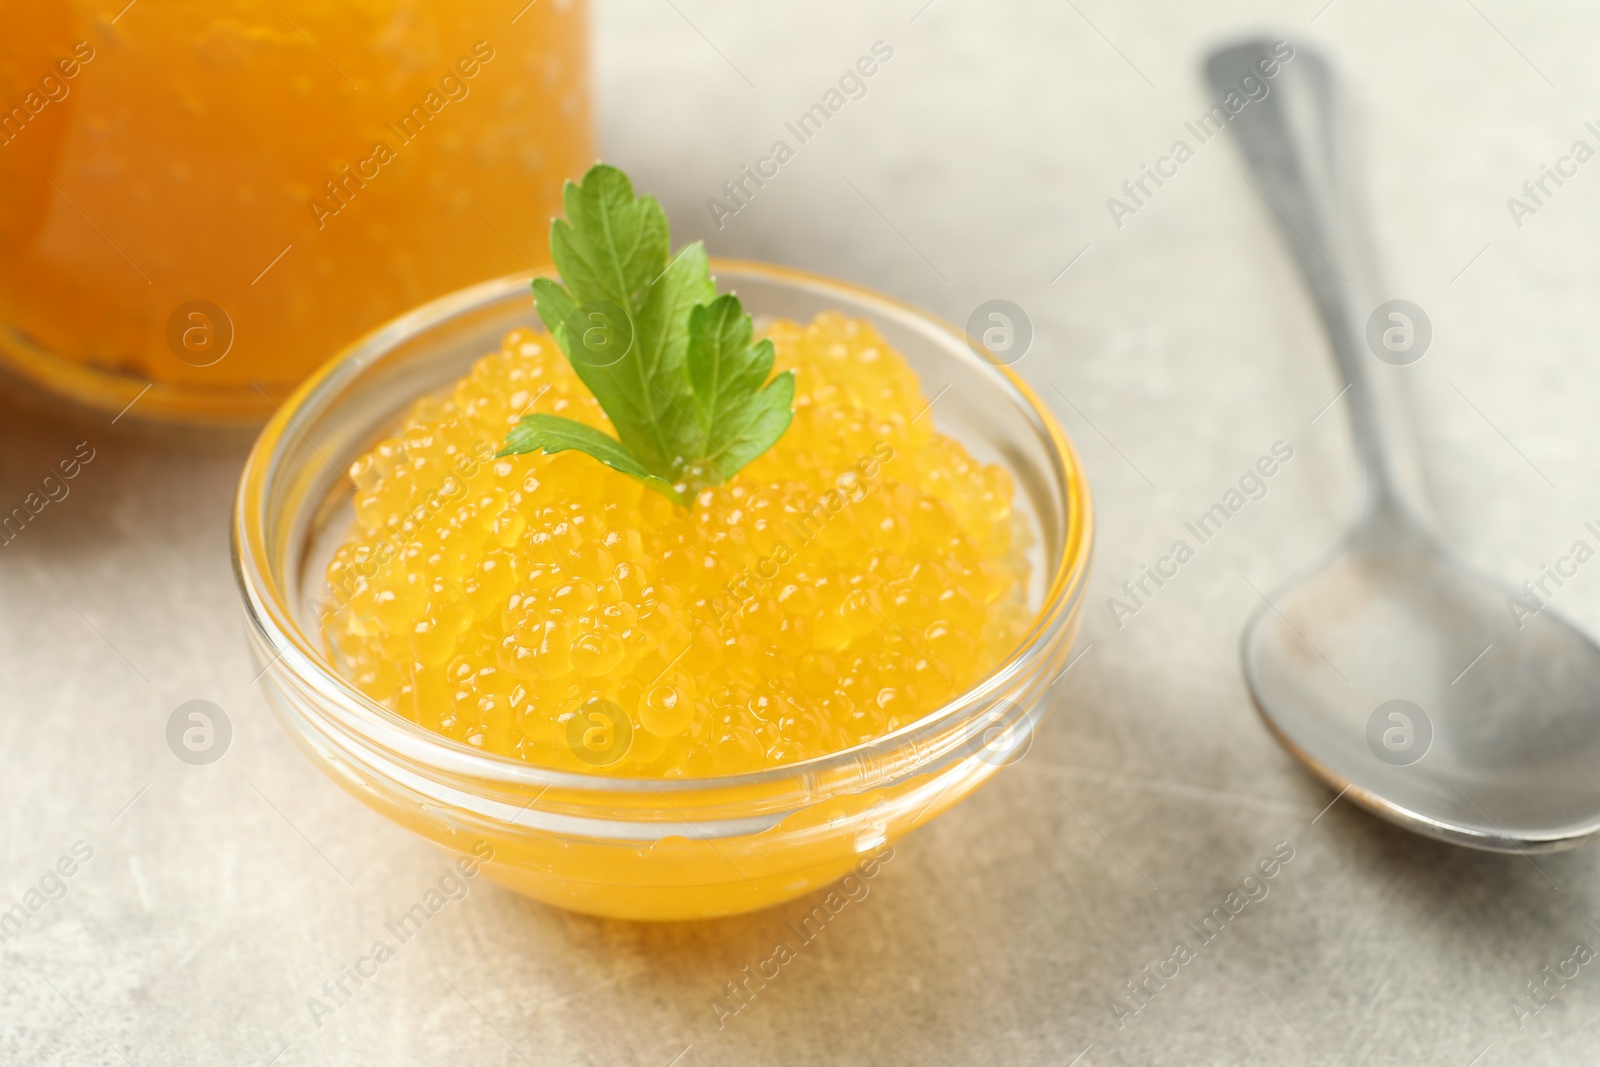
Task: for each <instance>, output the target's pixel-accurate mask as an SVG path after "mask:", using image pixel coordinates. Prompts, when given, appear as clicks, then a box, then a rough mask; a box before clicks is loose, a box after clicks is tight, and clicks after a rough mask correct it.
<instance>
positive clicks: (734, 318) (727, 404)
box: [688, 293, 794, 480]
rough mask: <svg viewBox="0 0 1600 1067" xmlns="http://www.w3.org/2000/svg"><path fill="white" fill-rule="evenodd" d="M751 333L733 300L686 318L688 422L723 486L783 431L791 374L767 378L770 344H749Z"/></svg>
mask: <svg viewBox="0 0 1600 1067" xmlns="http://www.w3.org/2000/svg"><path fill="white" fill-rule="evenodd" d="M752 333H753V330H752V327H751V322H750V316H749V315H746V314H745V313H744V308H743V307H742V306H741V305H740V304H739V298H738V297H736V296H734V295H733V294H732V293H725V294H723V295H722V296H719V297H717V298H716V299H715V300H713V301H711V303H709V304H703V305H701V306H699V307H697V308H695V309H694V310H693V311H691V312H690V313H689V357H688V364H689V385H690V387H691V388H692V389H693V391H694V421H695V425H696V426H697V427H698V428H699V430H700V432H701V433H702V434H704V435H705V439H706V442H705V443H706V449H705V452H706V456H705V459H706V460H707V461H708V462H711V463H715V464H716V465H717V467H718V470H719V472H720V474H721V476H722V478H723V480H727V479H728V478H731V477H733V475H734V474H735V473H736V472H737V471H738V470H739V468H741V467H743V466H744V465H745V464H747V463H749V462H750V461H751V460H753V459H755V458H756V457H757V456H759V455H761V453H763V452H765V451H766V450H767V449H769V448H771V447H772V446H773V444H774V443H776V442H777V440H778V438H779V437H782V436H783V432H784V431H785V430H787V429H788V428H789V420H790V418H791V417H792V416H793V412H791V411H790V410H789V405H790V404H791V403H793V401H794V373H793V372H792V371H785V372H784V373H783V374H780V375H778V377H777V378H774V379H773V380H772V382H771V384H768V385H766V387H765V388H763V387H762V386H763V383H765V382H766V380H767V375H769V374H771V373H772V358H773V353H772V342H771V341H769V340H767V339H766V338H762V340H761V342H760V343H759V344H756V345H752V344H751V343H750V338H751V336H752Z"/></svg>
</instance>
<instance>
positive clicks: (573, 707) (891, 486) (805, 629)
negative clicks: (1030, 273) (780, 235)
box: [323, 314, 1030, 777]
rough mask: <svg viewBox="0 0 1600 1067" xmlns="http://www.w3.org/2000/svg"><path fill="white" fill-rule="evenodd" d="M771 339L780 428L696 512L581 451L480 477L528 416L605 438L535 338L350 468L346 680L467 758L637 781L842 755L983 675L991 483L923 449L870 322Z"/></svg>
mask: <svg viewBox="0 0 1600 1067" xmlns="http://www.w3.org/2000/svg"><path fill="white" fill-rule="evenodd" d="M765 334H766V336H768V337H770V338H771V340H772V341H773V344H774V347H775V350H776V369H777V370H778V371H782V370H785V369H790V368H792V369H793V370H794V371H795V376H796V389H795V397H794V419H793V422H792V423H791V425H790V426H789V429H788V430H787V432H786V433H784V435H783V436H782V437H781V438H780V439H779V440H778V442H777V444H776V445H774V446H773V447H772V448H771V449H770V450H769V451H767V452H766V453H764V454H762V455H761V456H759V457H758V458H757V459H756V460H754V461H753V462H751V463H750V464H749V465H748V466H747V467H745V468H744V469H743V470H742V471H740V472H739V473H738V474H737V475H735V476H734V477H733V478H732V479H731V480H730V481H729V482H728V483H726V484H724V485H722V486H719V487H716V488H712V489H705V490H702V491H701V492H700V493H699V494H697V495H696V496H695V497H694V498H693V500H692V503H691V504H690V506H683V505H680V504H677V503H674V502H673V501H671V500H669V499H668V498H667V497H665V496H662V495H659V494H657V493H654V492H652V491H650V490H649V489H647V488H646V487H645V486H644V485H642V484H641V483H640V482H638V481H636V480H634V479H633V478H630V477H627V476H625V475H623V474H619V473H617V472H616V471H613V470H611V469H610V468H608V467H606V466H604V465H602V464H601V463H599V462H598V461H596V460H595V459H593V458H591V457H589V456H587V455H585V454H582V453H579V452H562V453H559V454H556V455H546V454H544V453H532V454H526V455H513V456H505V457H500V458H496V457H495V453H496V452H497V451H498V450H499V449H500V448H501V446H502V444H503V442H504V439H505V436H506V433H507V431H508V430H509V429H510V428H511V427H512V426H513V425H514V424H515V423H516V422H517V420H518V419H519V418H520V417H521V416H523V415H526V414H530V413H536V412H543V413H548V414H555V415H564V416H566V417H568V418H572V419H577V420H579V421H581V422H584V423H588V424H589V425H591V426H594V427H597V428H600V429H602V430H605V431H606V432H610V425H609V423H608V421H607V419H606V416H605V414H604V412H603V411H602V410H601V408H600V406H599V404H598V403H597V402H596V400H595V399H594V397H593V396H592V395H591V394H590V393H589V392H588V390H587V389H586V388H585V387H584V385H583V384H582V383H581V382H580V381H579V379H578V377H577V375H576V374H575V373H574V372H573V370H572V368H571V367H570V366H569V365H568V364H567V362H566V359H565V357H563V355H562V354H561V352H560V351H559V350H558V349H557V348H556V346H555V345H554V344H553V343H552V342H551V341H550V339H549V338H548V337H546V336H545V335H543V334H538V333H534V332H533V331H530V330H517V331H513V332H512V333H511V334H510V335H508V336H507V337H506V338H505V341H504V344H503V345H502V347H501V350H500V351H499V352H496V353H493V354H491V355H488V356H485V357H483V358H481V359H479V360H478V361H477V362H476V364H475V365H474V366H473V369H472V372H471V373H470V374H469V375H468V376H467V377H465V378H463V379H462V380H461V381H460V382H458V383H456V385H455V386H454V388H453V390H451V391H450V392H449V393H448V394H445V395H442V396H438V397H434V396H430V397H425V398H423V399H420V400H418V401H417V402H416V403H415V404H414V405H413V406H412V407H411V409H410V410H409V412H408V413H407V415H406V417H405V419H404V422H403V425H402V426H401V427H400V428H399V430H398V432H397V434H396V436H394V437H391V438H389V439H386V440H384V441H381V442H379V443H378V445H377V446H376V447H374V448H373V449H372V450H371V451H370V452H369V453H367V454H366V455H363V456H362V457H361V458H360V459H358V460H357V461H356V462H355V464H354V465H353V466H352V468H351V470H350V477H351V478H352V480H353V481H354V482H355V485H356V491H355V498H354V511H355V524H354V528H353V530H352V533H351V535H350V538H349V540H348V541H347V542H346V543H345V544H343V545H342V546H341V547H340V548H339V549H338V550H337V551H336V552H335V554H334V556H333V558H332V560H331V562H330V563H329V565H328V569H327V578H328V582H329V586H330V589H331V596H332V601H331V604H330V607H329V610H328V611H327V613H326V614H325V615H324V623H323V627H324V637H325V639H326V641H327V644H328V646H329V648H330V652H331V654H332V656H333V659H334V662H335V663H336V664H337V665H338V667H339V669H340V671H341V672H342V673H344V674H345V675H346V677H348V678H350V679H351V680H352V681H353V682H354V683H355V685H356V686H357V687H358V688H360V689H361V690H362V691H363V692H364V693H366V694H367V695H368V696H370V697H371V698H373V699H374V700H376V701H378V702H380V703H382V704H383V705H385V706H387V707H389V708H391V709H393V710H394V711H396V712H398V713H399V714H401V715H404V716H406V717H407V718H410V719H413V720H415V721H416V722H418V723H420V724H421V725H423V726H425V727H427V728H428V729H430V730H434V731H437V732H438V733H440V734H443V735H445V736H447V737H451V738H454V739H456V740H459V741H462V742H465V743H467V744H469V745H473V746H477V747H479V748H482V749H484V750H486V751H490V752H494V753H498V754H501V755H505V756H510V757H514V758H518V759H522V760H526V761H529V762H531V763H535V764H539V765H543V766H548V767H555V768H559V769H566V770H591V771H596V772H600V773H610V774H624V775H630V776H645V777H681V776H693V777H698V776H706V775H720V774H733V773H738V772H744V771H755V770H760V769H762V768H765V767H772V766H778V765H782V764H788V763H793V762H795V761H798V760H803V759H807V758H810V757H814V756H818V755H822V754H825V753H828V752H834V751H838V750H840V749H843V748H847V747H849V746H852V745H855V744H858V743H860V742H863V741H867V740H869V739H872V738H875V737H879V736H882V735H883V734H886V733H889V732H891V731H893V730H896V729H898V728H900V727H902V726H905V725H907V724H909V723H911V722H912V721H914V720H915V719H917V718H919V717H921V716H923V715H925V714H927V713H928V712H930V711H932V710H934V709H935V708H937V707H939V706H940V705H941V704H942V703H944V702H945V701H947V700H948V699H950V698H951V697H953V696H955V695H957V694H958V693H960V692H962V691H963V690H964V689H966V688H968V687H970V686H971V685H972V684H973V683H975V682H976V681H978V680H979V679H981V678H982V677H983V676H984V675H985V674H986V673H987V672H988V671H989V670H990V669H991V668H992V667H993V666H994V665H995V664H997V663H998V662H999V660H1000V659H1001V658H1002V657H1003V656H1004V655H1005V654H1006V653H1007V652H1009V651H1011V650H1012V648H1014V647H1015V645H1016V644H1017V642H1018V641H1019V640H1020V638H1021V636H1022V634H1023V632H1024V630H1025V628H1026V626H1027V624H1028V622H1029V621H1030V613H1029V612H1028V610H1027V609H1026V607H1025V605H1024V602H1023V591H1024V590H1023V587H1024V585H1025V584H1026V577H1027V571H1026V563H1025V560H1024V558H1023V554H1022V549H1021V545H1020V544H1019V543H1018V538H1017V537H1016V536H1015V535H1014V532H1013V531H1014V523H1013V514H1012V497H1013V487H1012V483H1011V477H1010V475H1009V474H1008V473H1007V472H1006V471H1005V470H1003V469H1002V468H1000V467H998V466H993V465H987V464H983V463H980V462H977V461H975V460H974V459H973V458H972V457H971V456H970V455H969V454H968V453H967V451H966V450H965V449H964V448H963V447H962V446H961V445H960V444H959V443H958V442H956V441H954V440H952V439H951V438H949V437H945V436H943V435H941V434H939V433H938V432H936V431H935V429H934V417H933V412H932V405H931V404H930V402H929V399H928V398H927V397H925V396H924V395H923V393H922V391H921V389H920V386H919V383H918V381H917V378H916V375H915V374H914V373H913V372H912V371H911V369H910V368H909V367H908V366H907V365H906V363H905V361H904V360H903V359H902V358H901V357H900V356H899V355H898V354H897V353H896V352H894V351H893V350H892V349H891V348H890V347H889V346H888V345H887V344H886V343H885V342H884V340H883V338H882V337H881V336H879V334H878V333H877V332H876V331H875V330H874V329H873V327H872V326H871V325H870V324H869V323H867V322H865V321H861V320H855V319H847V318H845V317H843V316H841V315H837V314H824V315H821V316H819V317H818V318H817V319H816V320H815V321H814V322H812V323H810V324H809V325H804V326H802V325H798V324H796V323H792V322H783V321H780V322H776V323H773V324H771V325H770V326H769V327H768V328H767V329H766V331H765Z"/></svg>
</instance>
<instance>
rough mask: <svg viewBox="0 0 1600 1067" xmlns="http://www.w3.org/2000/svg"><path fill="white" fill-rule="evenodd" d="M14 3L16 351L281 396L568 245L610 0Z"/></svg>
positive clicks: (170, 391) (9, 208) (97, 378)
mask: <svg viewBox="0 0 1600 1067" xmlns="http://www.w3.org/2000/svg"><path fill="white" fill-rule="evenodd" d="M5 15H6V18H5V20H4V31H3V32H0V189H3V190H4V191H5V196H4V197H0V249H3V250H4V254H3V255H0V362H3V363H4V364H6V365H7V366H8V367H9V368H10V369H11V370H13V371H16V372H18V373H20V374H22V375H24V376H25V377H28V378H30V379H33V380H35V381H37V382H39V383H41V384H43V385H45V386H47V387H49V388H52V389H54V390H56V391H58V392H61V393H64V394H67V395H69V396H72V397H74V398H76V399H78V400H81V401H84V402H87V403H92V404H97V405H99V406H101V407H104V408H108V409H109V410H112V411H116V410H119V409H121V408H123V407H124V406H125V405H127V404H129V403H130V402H132V401H133V400H134V399H135V397H138V402H137V407H134V408H133V413H134V415H136V416H139V415H143V416H166V417H198V418H211V417H226V418H235V417H238V418H244V417H258V416H264V415H268V414H271V411H272V404H273V403H274V402H275V400H276V399H278V398H281V397H282V396H283V395H284V393H286V392H287V391H288V390H289V389H291V388H292V387H293V386H294V385H295V384H296V383H298V382H299V381H300V380H301V379H302V378H304V377H305V376H306V375H307V374H308V373H309V372H310V371H311V370H312V369H313V368H315V367H316V366H318V365H319V364H320V363H322V362H323V361H324V360H326V359H327V358H328V357H329V356H330V355H332V354H333V353H334V352H336V351H338V350H339V349H340V348H342V347H344V346H345V345H347V344H349V343H350V342H351V341H353V340H355V339H356V338H357V337H359V336H360V335H361V334H362V333H364V332H366V331H368V330H371V329H373V328H375V327H377V326H379V325H381V324H382V323H384V322H385V321H387V320H388V319H390V318H392V317H394V316H395V315H398V314H400V313H402V312H404V311H405V310H406V309H408V308H411V307H415V306H416V305H418V304H420V303H422V302H424V301H427V300H430V299H432V298H434V297H437V296H440V295H442V294H444V293H447V292H450V291H452V290H455V289H457V288H459V287H461V286H463V285H466V284H469V283H471V282H473V281H476V280H477V279H479V278H481V277H483V276H485V275H486V274H488V275H492V274H496V273H504V272H509V271H512V270H522V269H527V268H528V267H529V266H530V265H533V264H537V263H539V262H547V257H546V254H545V243H544V237H545V230H546V229H547V227H548V226H549V220H550V216H551V214H552V213H553V212H554V211H555V209H556V207H557V206H558V204H559V201H560V192H561V184H562V181H563V180H564V179H566V178H567V177H569V176H571V175H574V174H576V173H578V172H579V171H581V170H582V168H583V167H585V166H587V165H588V164H589V162H590V161H591V159H592V153H593V149H592V137H591V133H590V113H589V89H588V57H587V43H588V30H587V6H586V3H585V0H544V2H541V3H537V4H529V5H526V6H524V5H523V4H520V3H511V4H503V5H480V4H464V3H460V2H457V0H336V2H335V0H275V2H264V0H204V2H201V0H163V2H155V3H150V2H146V3H137V4H130V3H127V2H126V0H112V2H101V0H92V2H91V0H49V2H46V3H32V4H9V5H5ZM268 397H271V398H274V399H273V400H269V399H268Z"/></svg>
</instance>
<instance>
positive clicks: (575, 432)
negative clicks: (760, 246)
mask: <svg viewBox="0 0 1600 1067" xmlns="http://www.w3.org/2000/svg"><path fill="white" fill-rule="evenodd" d="M569 448H575V449H577V450H578V451H580V452H587V453H588V454H589V455H591V456H593V457H594V458H595V459H598V460H599V461H600V462H601V463H604V464H605V465H606V466H608V467H610V468H611V469H612V470H617V471H621V472H622V473H623V474H626V475H628V476H630V477H633V478H637V479H639V480H640V481H641V482H643V483H644V484H645V485H647V486H649V487H650V488H651V489H654V490H655V491H656V492H658V493H662V494H664V495H666V496H669V497H671V498H672V499H673V500H675V501H677V502H678V503H680V504H682V503H684V499H683V497H682V496H681V495H680V494H679V493H678V491H677V490H676V489H674V488H673V487H672V485H671V484H670V483H668V482H664V481H662V480H661V479H660V478H657V477H656V476H655V475H653V474H651V473H650V472H649V471H648V470H646V469H645V468H644V467H643V466H641V465H640V463H639V461H638V460H636V459H634V458H633V455H632V453H630V452H629V451H628V450H627V449H625V448H623V447H622V445H621V444H619V443H618V442H617V440H616V438H614V437H609V436H607V435H606V434H604V433H601V432H600V431H599V430H597V429H595V428H594V427H593V426H589V425H587V424H585V423H581V422H579V421H578V420H577V419H566V418H562V417H561V416H560V415H524V416H523V417H522V419H521V420H520V421H519V422H518V423H517V424H516V425H515V426H513V427H512V428H511V432H510V433H508V434H506V446H505V447H504V448H502V449H501V450H500V451H498V452H496V453H495V456H496V458H498V457H500V456H513V455H519V454H521V453H524V452H534V451H542V452H545V453H548V454H551V455H554V454H555V453H557V452H565V451H566V450H567V449H569Z"/></svg>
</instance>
